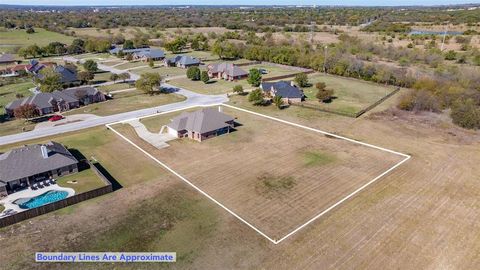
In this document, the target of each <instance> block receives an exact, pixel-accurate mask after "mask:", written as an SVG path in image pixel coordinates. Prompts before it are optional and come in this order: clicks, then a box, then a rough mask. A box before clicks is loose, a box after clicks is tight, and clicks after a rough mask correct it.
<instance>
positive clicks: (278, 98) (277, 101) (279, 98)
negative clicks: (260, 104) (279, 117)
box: [273, 96, 283, 110]
mask: <svg viewBox="0 0 480 270" xmlns="http://www.w3.org/2000/svg"><path fill="white" fill-rule="evenodd" d="M273 103H275V107H277V109H279V110H280V109H282V108H283V99H282V96H274V97H273Z"/></svg>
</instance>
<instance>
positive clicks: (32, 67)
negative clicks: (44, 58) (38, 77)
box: [25, 59, 57, 74]
mask: <svg viewBox="0 0 480 270" xmlns="http://www.w3.org/2000/svg"><path fill="white" fill-rule="evenodd" d="M55 66H57V63H55V62H38V60H35V59H32V60H30V61H29V64H28V65H26V67H25V70H26V71H27V72H28V73H32V74H38V73H39V72H40V70H42V69H43V68H45V67H51V68H54V67H55Z"/></svg>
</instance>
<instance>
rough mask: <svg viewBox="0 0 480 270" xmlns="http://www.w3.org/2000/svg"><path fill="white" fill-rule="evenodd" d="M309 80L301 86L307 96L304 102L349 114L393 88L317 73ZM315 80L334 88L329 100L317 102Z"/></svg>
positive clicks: (378, 98)
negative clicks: (308, 83) (303, 86)
mask: <svg viewBox="0 0 480 270" xmlns="http://www.w3.org/2000/svg"><path fill="white" fill-rule="evenodd" d="M309 82H310V83H311V84H312V86H311V87H305V88H303V91H304V93H305V95H306V96H307V99H306V103H309V104H313V105H316V106H319V107H321V108H325V109H329V110H333V111H338V112H343V113H349V114H355V113H357V112H359V111H361V110H362V109H365V108H366V107H368V106H370V105H372V104H373V103H375V102H376V101H378V100H380V99H381V98H383V97H384V96H386V95H388V94H389V93H391V92H392V91H394V90H395V88H394V87H393V86H384V85H380V84H375V83H370V82H365V81H361V80H356V79H352V78H343V77H338V76H330V75H324V74H319V73H316V74H314V75H310V76H309ZM317 82H324V83H325V84H326V85H327V88H328V89H333V90H334V99H333V100H332V101H331V102H329V103H325V102H319V101H318V99H317V98H316V97H315V95H316V94H317V89H316V88H315V84H316V83H317Z"/></svg>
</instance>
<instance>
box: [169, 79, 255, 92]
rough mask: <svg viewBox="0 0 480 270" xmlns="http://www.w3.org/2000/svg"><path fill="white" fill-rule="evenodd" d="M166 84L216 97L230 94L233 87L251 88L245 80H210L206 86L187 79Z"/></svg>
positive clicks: (200, 82)
mask: <svg viewBox="0 0 480 270" xmlns="http://www.w3.org/2000/svg"><path fill="white" fill-rule="evenodd" d="M168 83H170V84H172V85H174V86H178V87H182V88H185V89H187V90H191V91H194V92H197V93H200V94H206V95H218V94H225V93H230V92H232V91H233V87H234V86H235V85H241V86H243V89H244V90H245V89H250V88H252V86H250V84H248V82H247V80H246V79H243V80H238V81H233V82H231V81H225V80H222V79H211V80H210V81H209V82H208V83H207V84H205V83H204V82H202V81H192V80H190V79H188V78H181V79H174V80H170V81H169V82H168Z"/></svg>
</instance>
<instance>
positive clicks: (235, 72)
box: [208, 62, 248, 81]
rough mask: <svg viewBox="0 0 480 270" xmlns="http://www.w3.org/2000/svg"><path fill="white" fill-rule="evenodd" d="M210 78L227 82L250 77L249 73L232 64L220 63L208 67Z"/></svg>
mask: <svg viewBox="0 0 480 270" xmlns="http://www.w3.org/2000/svg"><path fill="white" fill-rule="evenodd" d="M208 76H209V77H210V78H219V79H224V80H227V81H234V80H240V79H243V78H246V77H248V72H246V71H245V70H243V69H241V68H240V67H238V66H235V65H234V64H231V63H226V62H224V63H220V64H211V65H208Z"/></svg>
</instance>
